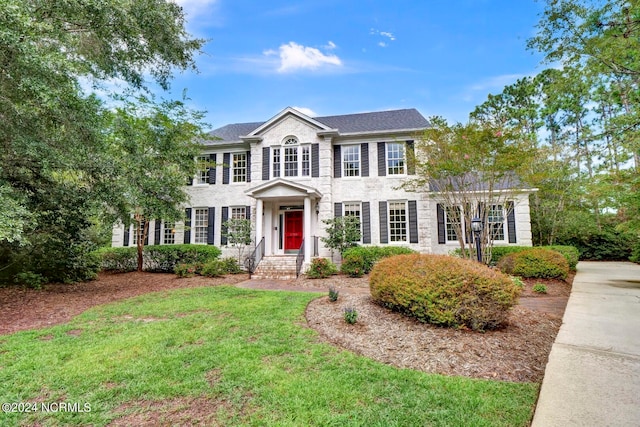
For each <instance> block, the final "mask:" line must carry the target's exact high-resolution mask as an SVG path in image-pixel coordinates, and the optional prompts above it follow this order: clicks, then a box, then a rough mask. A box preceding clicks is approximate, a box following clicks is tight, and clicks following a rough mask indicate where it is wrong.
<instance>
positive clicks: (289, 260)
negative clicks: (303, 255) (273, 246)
mask: <svg viewBox="0 0 640 427" xmlns="http://www.w3.org/2000/svg"><path fill="white" fill-rule="evenodd" d="M251 278H252V279H276V280H291V279H295V278H296V257H295V255H293V256H292V255H275V256H266V257H264V258H262V261H260V264H258V268H256V271H255V272H254V273H253V274H252V275H251Z"/></svg>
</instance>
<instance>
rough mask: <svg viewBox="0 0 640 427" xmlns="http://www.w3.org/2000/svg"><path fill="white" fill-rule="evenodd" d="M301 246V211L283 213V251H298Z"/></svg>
mask: <svg viewBox="0 0 640 427" xmlns="http://www.w3.org/2000/svg"><path fill="white" fill-rule="evenodd" d="M300 246H302V211H290V212H285V213H284V250H285V251H290V250H296V251H297V250H298V249H300Z"/></svg>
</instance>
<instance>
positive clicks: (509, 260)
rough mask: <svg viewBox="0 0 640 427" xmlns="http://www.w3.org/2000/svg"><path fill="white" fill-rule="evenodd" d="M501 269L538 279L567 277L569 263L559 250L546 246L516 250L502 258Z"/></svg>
mask: <svg viewBox="0 0 640 427" xmlns="http://www.w3.org/2000/svg"><path fill="white" fill-rule="evenodd" d="M497 267H498V268H499V269H500V271H502V272H504V273H506V274H510V275H513V276H520V277H528V278H536V279H562V280H564V279H566V278H567V275H568V274H569V263H568V262H567V259H566V258H565V257H564V256H563V255H562V254H561V253H560V252H558V251H553V250H551V249H544V248H530V249H529V250H527V251H521V252H515V253H511V254H509V255H506V256H504V257H502V258H501V259H500V261H499V262H498V266H497Z"/></svg>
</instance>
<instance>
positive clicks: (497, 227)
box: [487, 205, 505, 241]
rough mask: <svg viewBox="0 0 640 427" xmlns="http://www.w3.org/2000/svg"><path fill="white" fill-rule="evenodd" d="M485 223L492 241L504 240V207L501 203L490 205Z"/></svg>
mask: <svg viewBox="0 0 640 427" xmlns="http://www.w3.org/2000/svg"><path fill="white" fill-rule="evenodd" d="M487 224H488V226H489V233H490V234H489V235H490V236H491V237H490V238H491V239H492V240H493V241H500V240H505V232H504V207H503V206H502V205H491V207H490V208H489V211H488V212H487Z"/></svg>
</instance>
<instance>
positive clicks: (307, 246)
mask: <svg viewBox="0 0 640 427" xmlns="http://www.w3.org/2000/svg"><path fill="white" fill-rule="evenodd" d="M303 227H304V230H303V233H304V234H303V236H304V262H305V263H309V262H310V261H311V248H312V246H311V245H312V243H313V242H312V241H311V197H305V198H304V225H303Z"/></svg>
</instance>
